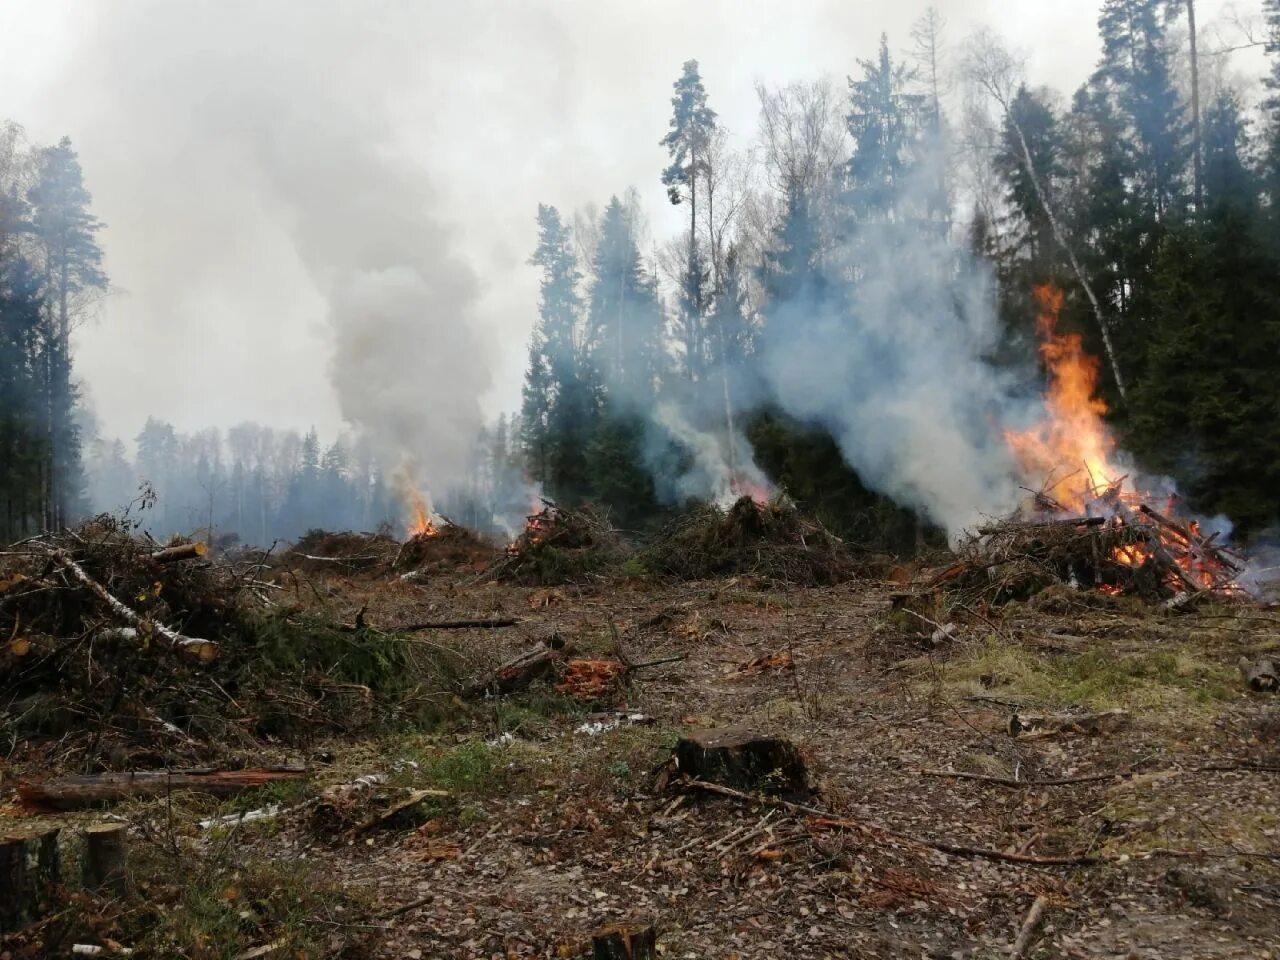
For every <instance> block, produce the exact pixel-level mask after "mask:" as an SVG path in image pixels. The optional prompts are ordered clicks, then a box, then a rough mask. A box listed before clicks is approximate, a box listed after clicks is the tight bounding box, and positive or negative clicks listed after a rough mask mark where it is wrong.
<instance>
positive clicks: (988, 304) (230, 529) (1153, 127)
mask: <svg viewBox="0 0 1280 960" xmlns="http://www.w3.org/2000/svg"><path fill="white" fill-rule="evenodd" d="M1194 14H1195V5H1194V3H1191V2H1188V3H1183V2H1170V0H1108V2H1106V3H1105V4H1104V5H1103V9H1102V13H1101V16H1100V19H1099V23H1098V27H1099V31H1100V37H1101V41H1102V55H1101V59H1100V60H1099V62H1098V63H1097V65H1096V69H1095V70H1094V72H1093V74H1092V76H1091V77H1090V79H1089V80H1088V82H1086V83H1085V84H1084V85H1083V86H1082V87H1081V88H1080V89H1078V90H1075V91H1061V90H1055V89H1049V88H1042V87H1041V88H1037V87H1032V86H1028V85H1027V84H1026V83H1025V82H1024V79H1023V75H1024V71H1023V65H1022V64H1021V62H1020V61H1019V59H1018V57H1017V56H1016V55H1015V54H1014V53H1012V52H1011V51H1009V50H1008V49H1006V48H1005V47H1004V46H1003V45H1002V43H1001V41H1000V40H999V39H998V38H997V37H996V36H995V35H994V34H991V33H986V32H979V33H978V34H976V35H973V36H969V37H963V38H955V37H952V36H951V35H950V34H949V32H948V27H947V24H946V21H945V19H944V18H943V16H942V15H941V14H940V13H939V12H938V11H936V10H933V11H930V12H929V13H928V14H926V15H925V16H924V17H923V18H922V19H921V20H920V22H919V23H918V24H917V25H916V27H915V29H914V30H913V31H912V32H911V35H910V37H907V38H887V37H886V38H882V39H881V41H880V45H879V52H878V54H877V55H876V56H875V57H873V58H872V59H869V60H865V61H859V62H857V63H856V64H853V65H852V67H851V71H850V76H849V77H848V78H847V81H846V79H845V78H841V79H839V80H835V79H830V80H819V81H810V82H796V83H791V84H787V85H783V86H767V85H765V84H759V85H758V91H757V92H758V97H759V108H760V109H759V125H758V129H757V130H755V131H753V132H749V133H748V134H747V135H743V134H742V132H740V131H734V132H733V134H734V135H731V132H730V131H728V130H726V129H724V128H723V127H722V126H721V124H720V122H719V119H718V116H717V113H716V110H715V102H714V97H713V95H712V93H711V92H709V91H714V89H715V84H716V79H717V78H716V77H714V76H708V77H704V76H703V75H702V73H701V71H700V68H699V64H698V62H697V61H696V60H689V61H688V62H687V63H685V64H684V67H683V71H682V72H681V74H680V75H679V76H678V77H677V78H676V79H675V82H674V90H673V96H672V101H671V102H672V111H671V121H670V127H669V129H668V130H667V131H665V135H664V131H661V130H657V131H654V134H655V138H660V139H661V144H662V146H663V147H665V148H666V150H667V152H668V154H669V159H670V164H669V166H667V167H666V168H665V169H662V170H655V171H654V176H655V178H658V177H660V178H661V183H662V184H663V185H664V186H665V187H666V188H667V190H668V194H669V198H670V202H671V203H672V204H674V205H676V206H677V207H678V208H679V210H680V211H681V213H682V215H683V216H685V217H686V218H687V220H686V222H687V226H686V227H685V229H684V230H683V231H682V232H681V233H680V234H679V235H676V236H672V237H667V238H659V239H657V240H655V239H654V238H653V237H651V236H650V235H649V229H650V228H649V225H648V224H649V216H648V215H647V212H646V211H645V210H643V209H642V208H641V204H640V201H639V199H638V195H637V194H636V192H635V191H633V190H632V191H628V190H627V185H626V184H620V185H619V192H618V194H617V195H616V196H614V197H611V198H607V199H605V198H602V200H603V202H602V204H601V205H600V206H598V207H589V208H586V209H580V210H574V211H562V210H560V209H559V208H558V207H557V206H556V205H555V204H554V199H555V198H547V200H548V201H549V202H547V203H545V204H543V205H540V206H539V207H538V209H537V211H536V226H537V242H536V246H535V247H534V249H533V250H532V251H531V255H530V259H529V264H530V267H531V268H532V269H536V270H537V271H538V272H539V274H540V277H541V296H540V299H539V302H538V303H537V304H536V305H534V304H531V305H530V316H531V320H532V322H533V333H532V337H531V341H530V344H529V351H528V363H527V371H526V376H525V382H524V384H523V401H522V404H521V408H520V409H519V410H518V411H513V412H512V413H511V415H510V416H505V415H504V416H502V417H501V418H499V419H498V420H497V422H495V423H494V424H493V425H492V426H491V427H489V428H488V429H486V430H485V431H484V433H483V434H482V435H481V436H478V437H476V438H475V440H474V458H473V460H474V463H473V470H472V473H471V478H470V480H469V481H468V482H467V483H466V484H464V485H463V486H462V487H461V488H459V489H450V490H432V491H431V493H432V495H433V500H434V506H435V508H436V509H437V510H438V511H439V512H440V513H442V514H444V515H446V516H449V517H451V518H454V519H456V520H457V521H458V522H462V523H466V524H467V525H469V526H473V527H475V528H478V529H486V530H491V531H494V532H501V533H512V532H514V531H515V530H518V528H519V526H520V524H521V523H522V521H523V515H524V514H525V513H526V512H528V510H529V509H530V505H536V504H537V501H538V497H539V496H546V497H549V498H552V499H554V500H556V501H557V502H560V503H563V504H565V505H568V506H575V505H579V504H583V503H586V502H592V503H597V504H600V505H602V506H604V507H606V508H607V509H608V510H609V511H610V513H611V515H612V517H613V518H614V520H615V522H616V523H618V524H619V525H620V526H622V527H625V528H629V529H637V530H639V529H645V528H646V527H649V526H652V525H653V524H655V523H659V522H661V521H662V519H663V518H664V517H666V516H668V515H669V514H670V513H671V511H673V510H675V509H678V508H679V507H680V506H681V505H682V504H684V503H686V502H687V501H690V500H707V499H714V500H721V501H723V500H725V499H726V498H728V497H731V496H732V495H734V494H735V493H740V492H750V491H752V490H761V491H764V492H765V493H766V494H769V495H771V494H773V493H775V492H785V493H786V494H787V495H788V496H789V497H790V498H791V499H793V500H794V501H796V502H797V503H800V504H803V505H804V506H805V507H806V509H807V510H808V511H809V512H811V513H812V514H813V515H815V516H816V517H818V518H820V519H821V520H822V521H823V522H824V523H825V524H826V525H827V526H828V527H829V528H830V529H832V530H833V531H835V532H837V533H838V534H840V535H842V536H845V537H848V538H850V539H852V540H854V541H856V542H860V543H865V544H868V545H876V546H881V547H885V548H889V549H893V550H895V551H898V552H908V551H910V550H912V549H914V548H916V547H918V546H920V545H923V544H925V543H927V542H936V541H938V540H939V539H940V538H942V537H943V536H944V535H945V534H946V533H954V532H956V530H957V529H958V528H959V527H960V526H961V525H962V521H968V520H970V519H972V514H973V513H974V512H975V510H978V509H981V510H982V511H984V512H985V511H986V510H987V508H989V507H992V508H994V507H998V506H1000V497H995V496H990V495H988V494H986V493H985V492H984V491H986V490H987V489H990V488H995V487H998V486H1000V482H998V479H996V478H994V477H995V474H996V473H997V472H998V469H999V465H998V464H994V465H993V463H992V462H991V460H990V457H989V456H988V452H987V446H988V440H987V439H986V438H983V437H981V436H979V434H980V433H981V432H982V431H981V430H980V429H975V426H974V425H975V423H978V422H979V421H990V420H993V419H994V420H995V421H998V422H1000V423H1012V422H1016V421H1017V420H1018V417H1019V412H1018V411H1019V410H1022V409H1024V408H1025V407H1026V404H1027V403H1029V402H1033V398H1034V397H1036V396H1037V395H1038V392H1039V388H1038V382H1037V374H1036V367H1037V357H1036V350H1037V345H1036V340H1037V334H1036V328H1035V324H1036V310H1035V308H1034V304H1033V290H1034V289H1035V288H1036V287H1037V286H1041V285H1044V284H1052V285H1054V286H1056V287H1058V288H1060V289H1061V290H1062V291H1063V292H1064V308H1063V314H1062V323H1063V325H1064V327H1065V328H1067V329H1070V330H1073V331H1076V332H1079V333H1080V334H1081V335H1082V336H1083V338H1084V343H1085V345H1086V347H1087V349H1088V351H1089V352H1090V353H1091V354H1092V355H1094V356H1096V357H1099V358H1100V360H1101V363H1100V392H1101V396H1102V397H1103V398H1104V400H1105V404H1106V407H1107V409H1108V411H1109V414H1108V417H1109V422H1110V424H1111V426H1112V428H1113V430H1114V432H1115V434H1116V436H1117V438H1118V442H1119V445H1120V447H1121V448H1122V449H1123V450H1125V451H1127V452H1128V453H1130V454H1132V457H1133V459H1134V463H1135V469H1140V470H1141V471H1142V472H1144V473H1146V474H1150V475H1158V476H1167V477H1171V478H1173V480H1174V481H1176V484H1177V487H1178V489H1179V491H1180V493H1181V494H1182V496H1183V497H1184V498H1185V500H1186V501H1187V504H1188V506H1189V507H1190V508H1191V509H1193V510H1195V511H1198V512H1200V513H1202V514H1204V515H1206V516H1214V515H1221V516H1225V517H1227V518H1229V519H1230V521H1231V522H1232V524H1233V525H1234V527H1235V529H1236V531H1237V535H1238V536H1241V537H1244V538H1257V537H1265V536H1266V535H1267V532H1268V531H1269V530H1272V529H1273V528H1275V526H1276V524H1277V521H1278V520H1280V424H1278V423H1277V418H1276V416H1275V411H1276V410H1277V409H1280V377H1277V376H1276V364H1277V363H1278V362H1280V360H1278V359H1277V358H1280V270H1278V269H1277V266H1278V265H1280V205H1278V204H1277V199H1278V191H1280V3H1277V2H1276V0H1267V3H1266V4H1265V14H1264V17H1265V22H1264V23H1262V24H1261V25H1260V28H1259V30H1260V31H1261V30H1263V29H1265V33H1263V32H1258V33H1257V34H1256V36H1255V34H1254V33H1253V32H1249V33H1247V34H1246V35H1245V36H1244V38H1243V39H1242V40H1241V41H1240V43H1239V44H1238V45H1236V46H1234V47H1230V48H1225V49H1215V48H1213V45H1212V43H1211V42H1209V41H1206V40H1205V38H1202V37H1198V35H1197V27H1196V23H1195V19H1194ZM1216 39H1217V41H1220V40H1221V35H1217V38H1216ZM902 41H905V42H902ZM1251 47H1265V48H1266V50H1267V52H1268V53H1269V54H1270V59H1269V61H1268V62H1269V64H1270V67H1269V70H1270V73H1269V75H1267V76H1265V77H1263V78H1261V83H1260V84H1259V83H1258V82H1257V80H1258V78H1250V77H1242V76H1241V75H1240V74H1239V73H1238V72H1236V71H1235V70H1234V67H1233V63H1234V60H1233V55H1234V54H1235V53H1236V51H1237V50H1239V49H1247V48H1251ZM91 182H92V171H88V172H87V173H86V172H82V170H81V168H80V165H79V161H78V158H77V155H76V153H75V150H74V148H73V146H72V143H71V141H70V140H66V139H64V140H62V141H61V142H60V143H58V144H57V145H56V146H52V147H46V146H39V145H33V144H29V143H28V142H27V141H26V139H25V138H24V135H23V131H22V129H21V127H20V126H18V125H17V124H16V123H12V122H10V123H9V124H7V126H6V127H5V128H4V132H3V136H2V137H0V351H2V357H3V359H0V378H2V379H0V391H3V398H4V399H3V402H2V403H0V411H2V420H0V446H2V448H3V461H4V472H3V478H2V479H0V485H2V486H0V496H2V497H3V503H4V509H3V514H2V516H3V519H2V520H0V524H2V527H0V538H3V539H15V538H18V537H21V536H23V535H26V534H29V533H32V532H34V531H36V530H39V529H42V528H58V527H60V526H63V525H65V524H67V523H70V522H72V521H74V520H77V519H79V518H82V517H85V516H88V515H91V514H94V513H97V512H102V511H119V510H121V509H124V508H126V507H127V505H129V504H131V503H132V504H133V505H134V508H135V509H137V508H143V509H144V510H145V511H147V512H146V519H145V522H146V524H147V526H148V529H151V530H153V532H155V533H156V534H157V535H165V536H167V535H170V534H172V533H176V532H186V533H191V532H194V531H203V535H205V536H207V537H208V538H209V539H210V540H213V539H215V538H222V539H223V540H224V542H227V543H230V542H236V541H243V542H246V543H261V544H266V543H269V542H271V541H273V540H276V539H281V538H285V539H288V538H296V537H297V536H299V535H301V534H302V533H303V532H305V531H306V530H308V529H311V528H315V527H325V528H329V529H343V528H351V529H360V530H372V529H375V528H377V527H379V526H380V525H383V524H388V525H391V526H398V525H399V524H400V523H401V522H402V521H403V518H404V515H405V509H404V505H403V503H402V497H401V496H400V495H398V494H397V493H396V492H395V491H394V490H393V489H392V484H391V483H390V481H389V473H390V471H391V469H392V466H393V465H391V464H387V463H380V462H379V459H378V457H377V455H376V454H375V452H374V451H373V450H372V449H371V447H370V445H369V444H368V443H367V442H366V441H365V440H364V439H363V438H362V437H361V435H360V433H359V431H358V430H355V431H353V432H352V433H351V434H350V435H343V436H337V437H329V438H324V439H322V438H320V437H319V436H317V434H316V432H315V431H314V430H312V431H310V432H308V433H306V434H305V435H300V434H298V433H297V432H293V431H287V430H278V429H273V428H271V427H270V426H265V425H261V424H256V423H244V424H240V425H237V426H230V427H224V426H210V427H209V428H208V429H205V430H201V431H197V432H195V433H191V434H185V433H181V432H179V431H177V430H175V428H174V427H173V426H172V425H171V424H168V423H166V422H165V421H164V420H163V419H161V418H160V417H158V416H157V417H152V418H150V419H148V420H147V422H146V423H145V424H142V425H139V428H138V433H137V434H136V435H134V436H130V437H123V438H117V437H111V436H106V435H103V433H102V431H101V430H100V429H99V428H98V426H97V424H96V419H95V416H94V413H93V410H92V408H91V404H89V403H87V402H86V401H85V400H84V399H83V398H82V397H81V395H80V394H81V391H80V387H79V384H78V381H77V379H76V376H75V367H74V360H75V358H74V356H73V342H74V338H73V336H72V332H73V330H74V329H75V327H76V326H77V324H79V323H81V322H84V321H85V320H86V319H87V318H89V317H90V316H91V315H93V313H94V311H95V310H96V309H97V308H98V307H99V306H100V304H101V302H102V300H103V298H104V297H108V296H110V295H111V292H110V283H109V278H108V277H107V275H106V273H105V270H104V261H103V252H102V246H101V240H102V234H103V231H104V225H103V224H101V223H100V222H99V221H98V220H97V219H96V218H95V216H94V213H93V210H92V203H91V197H90V193H89V189H88V188H87V186H86V183H90V184H91ZM992 384H998V385H999V386H998V388H997V387H993V386H992ZM935 433H936V434H937V435H938V436H939V437H944V436H951V437H961V438H962V441H961V442H960V443H959V446H960V447H961V448H962V449H959V450H958V451H955V452H954V459H953V461H952V462H949V463H948V462H943V460H942V458H945V457H947V456H948V453H947V451H946V443H941V444H940V443H939V442H937V439H936V438H935V437H934V434H935ZM956 476H960V477H962V478H964V479H962V480H961V481H960V483H961V485H964V484H965V483H968V484H970V485H972V486H973V487H974V490H973V491H971V492H968V493H966V494H963V495H962V494H956V493H953V492H952V491H951V490H950V489H949V488H950V487H952V486H953V485H954V484H955V482H956V481H955V480H954V478H955V477H956ZM1002 496H1003V494H1002ZM953 501H954V502H953ZM966 510H967V511H968V515H966V513H965V511H966Z"/></svg>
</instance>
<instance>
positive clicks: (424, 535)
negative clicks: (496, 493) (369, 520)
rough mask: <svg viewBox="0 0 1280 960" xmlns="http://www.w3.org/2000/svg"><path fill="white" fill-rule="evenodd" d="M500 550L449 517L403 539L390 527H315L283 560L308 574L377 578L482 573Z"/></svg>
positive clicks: (291, 567)
mask: <svg viewBox="0 0 1280 960" xmlns="http://www.w3.org/2000/svg"><path fill="white" fill-rule="evenodd" d="M497 553H498V547H497V546H495V545H494V544H493V542H492V541H490V540H488V539H487V538H486V537H484V536H483V535H481V534H480V533H477V532H476V531H474V530H472V529H470V528H469V527H464V526H462V525H460V524H456V523H452V522H449V521H447V520H446V521H445V522H443V523H442V524H440V525H439V526H438V527H437V526H431V527H429V528H428V529H426V530H423V531H422V532H420V533H416V534H414V535H412V536H410V537H409V539H407V540H405V541H403V542H402V541H400V540H397V539H396V538H395V537H394V536H392V535H391V532H390V530H386V529H384V530H379V531H377V532H375V533H351V532H345V533H331V532H329V531H325V530H312V531H310V532H308V533H307V534H306V535H305V536H303V537H302V538H301V539H300V540H298V542H297V543H295V544H294V545H293V546H292V547H291V548H290V549H289V550H288V551H286V552H285V553H284V555H283V562H284V563H285V564H286V565H287V566H288V567H289V568H290V569H293V570H297V571H301V572H305V573H308V574H318V575H325V574H341V575H343V576H356V575H362V576H366V577H370V578H374V579H376V578H379V577H389V576H400V577H406V576H412V575H416V574H430V573H442V572H447V571H451V570H471V571H473V572H478V571H481V570H484V569H485V568H486V567H488V565H489V564H491V563H492V562H493V560H494V557H495V556H496V555H497Z"/></svg>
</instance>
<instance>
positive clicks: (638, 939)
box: [591, 924, 658, 960]
mask: <svg viewBox="0 0 1280 960" xmlns="http://www.w3.org/2000/svg"><path fill="white" fill-rule="evenodd" d="M657 942H658V935H657V931H655V930H654V928H653V927H628V926H623V925H621V924H619V925H615V926H610V927H604V928H603V929H601V930H600V931H598V932H597V933H596V934H595V936H593V937H592V938H591V955H592V957H593V958H594V960H657V956H658V948H657Z"/></svg>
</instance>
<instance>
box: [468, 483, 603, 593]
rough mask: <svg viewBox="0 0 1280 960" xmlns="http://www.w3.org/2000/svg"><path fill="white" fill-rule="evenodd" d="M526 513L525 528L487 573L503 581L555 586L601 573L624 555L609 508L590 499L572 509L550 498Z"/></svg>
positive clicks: (586, 578) (587, 578) (526, 584)
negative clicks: (535, 510)
mask: <svg viewBox="0 0 1280 960" xmlns="http://www.w3.org/2000/svg"><path fill="white" fill-rule="evenodd" d="M542 504H543V509H542V510H541V511H539V512H538V513H535V514H532V515H530V516H529V517H528V518H527V519H526V522H525V528H524V530H523V531H521V533H520V535H519V536H518V537H516V539H515V541H514V542H513V543H512V544H511V545H510V546H509V547H507V550H506V553H505V554H504V555H503V556H502V557H501V558H500V559H499V560H498V561H497V562H496V563H494V564H493V565H492V566H491V567H490V568H489V571H488V573H489V575H490V576H491V577H493V578H495V579H498V580H501V581H504V582H506V583H516V584H522V585H525V586H534V587H536V586H554V585H556V584H561V583H573V582H578V581H582V580H589V579H591V578H593V577H599V576H600V575H601V574H603V573H605V572H607V571H609V570H611V569H612V568H614V567H616V566H617V565H619V564H620V563H622V561H623V560H625V559H626V557H627V548H626V546H625V544H624V543H623V541H622V538H621V537H620V536H619V535H618V532H617V531H616V530H614V529H613V526H612V525H611V524H610V523H609V517H608V514H606V513H603V512H601V511H600V510H598V509H596V508H595V507H592V506H590V505H588V506H585V507H582V508H581V509H577V510H571V509H568V508H566V507H561V506H559V505H558V504H556V503H553V502H552V501H550V500H543V501H542Z"/></svg>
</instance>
